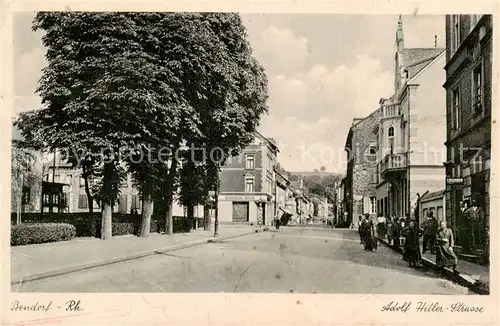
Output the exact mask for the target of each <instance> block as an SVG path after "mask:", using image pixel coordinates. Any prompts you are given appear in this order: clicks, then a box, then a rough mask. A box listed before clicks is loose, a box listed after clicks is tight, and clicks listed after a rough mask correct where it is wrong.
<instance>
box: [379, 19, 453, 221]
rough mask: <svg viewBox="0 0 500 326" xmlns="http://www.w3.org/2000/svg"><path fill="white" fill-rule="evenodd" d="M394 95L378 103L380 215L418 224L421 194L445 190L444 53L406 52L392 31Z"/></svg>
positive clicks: (400, 27)
mask: <svg viewBox="0 0 500 326" xmlns="http://www.w3.org/2000/svg"><path fill="white" fill-rule="evenodd" d="M394 59H395V60H394V77H395V78H394V95H393V96H392V97H390V98H387V99H381V100H380V102H379V105H380V109H379V110H380V121H379V124H378V126H376V128H374V134H375V135H376V139H377V177H376V179H377V191H376V197H377V199H376V200H377V210H378V215H380V216H385V217H390V218H401V217H411V218H415V219H416V220H418V219H419V217H418V215H419V210H418V209H417V207H416V205H417V202H418V198H419V197H420V195H422V194H424V193H425V192H427V191H429V192H434V191H438V190H440V189H442V188H443V184H444V181H445V171H444V168H443V165H442V162H443V161H444V159H445V151H446V148H445V146H444V142H445V128H444V124H445V121H446V104H445V93H444V91H443V89H442V87H441V85H442V84H443V82H444V80H445V73H444V70H443V67H444V64H445V52H444V49H439V48H405V47H404V35H403V22H402V19H401V16H400V18H399V22H398V28H397V32H396V53H395V58H394Z"/></svg>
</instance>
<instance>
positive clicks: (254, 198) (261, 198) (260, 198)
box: [220, 195, 267, 201]
mask: <svg viewBox="0 0 500 326" xmlns="http://www.w3.org/2000/svg"><path fill="white" fill-rule="evenodd" d="M220 199H222V200H231V201H267V196H258V195H257V196H245V195H241V196H238V195H226V196H221V198H220Z"/></svg>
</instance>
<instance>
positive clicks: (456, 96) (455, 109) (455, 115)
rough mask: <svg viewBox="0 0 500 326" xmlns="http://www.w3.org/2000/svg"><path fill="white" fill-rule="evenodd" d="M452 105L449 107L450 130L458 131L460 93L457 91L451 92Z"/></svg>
mask: <svg viewBox="0 0 500 326" xmlns="http://www.w3.org/2000/svg"><path fill="white" fill-rule="evenodd" d="M452 96H453V104H452V107H451V129H453V130H456V129H460V125H461V122H460V92H459V90H458V88H457V89H455V90H453V95H452Z"/></svg>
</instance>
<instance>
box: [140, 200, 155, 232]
mask: <svg viewBox="0 0 500 326" xmlns="http://www.w3.org/2000/svg"><path fill="white" fill-rule="evenodd" d="M151 215H153V199H152V197H151V195H149V196H145V197H144V199H143V204H142V221H141V229H140V230H139V236H140V237H147V236H148V235H149V231H150V230H151Z"/></svg>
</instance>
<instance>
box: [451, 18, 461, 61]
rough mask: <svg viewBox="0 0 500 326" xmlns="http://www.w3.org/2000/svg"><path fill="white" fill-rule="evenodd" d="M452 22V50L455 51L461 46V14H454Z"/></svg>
mask: <svg viewBox="0 0 500 326" xmlns="http://www.w3.org/2000/svg"><path fill="white" fill-rule="evenodd" d="M451 23H452V32H451V33H452V40H451V51H452V52H455V51H457V49H458V47H459V46H460V15H452V16H451Z"/></svg>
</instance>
